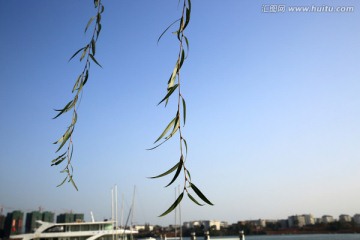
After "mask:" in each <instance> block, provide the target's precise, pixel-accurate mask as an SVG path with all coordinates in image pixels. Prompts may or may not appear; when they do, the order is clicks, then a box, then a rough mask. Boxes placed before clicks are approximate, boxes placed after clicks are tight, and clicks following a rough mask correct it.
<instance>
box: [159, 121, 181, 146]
mask: <svg viewBox="0 0 360 240" xmlns="http://www.w3.org/2000/svg"><path fill="white" fill-rule="evenodd" d="M175 118H176V117H175ZM175 118H173V120H171V122H170V123H169V124H168V125H167V126H166V128H165V130H164V131H163V132H162V133H161V135H160V137H158V139H156V141H155V142H154V143H156V142H158V141H159V140H160V139H162V138H163V137H164V136H165V134H166V133H167V132H168V131H169V130H170V128H171V127H172V126H173V125H174V123H175Z"/></svg>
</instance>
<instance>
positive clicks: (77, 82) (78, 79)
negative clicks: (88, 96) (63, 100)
mask: <svg viewBox="0 0 360 240" xmlns="http://www.w3.org/2000/svg"><path fill="white" fill-rule="evenodd" d="M82 76H83V74H80V75H79V77H78V78H77V80H76V82H75V84H74V87H73V89H72V92H74V91H75V90H76V89H78V88H79V85H80V81H81V78H82Z"/></svg>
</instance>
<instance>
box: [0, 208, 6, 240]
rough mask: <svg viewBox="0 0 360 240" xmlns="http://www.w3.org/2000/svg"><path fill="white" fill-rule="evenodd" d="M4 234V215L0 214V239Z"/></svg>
mask: <svg viewBox="0 0 360 240" xmlns="http://www.w3.org/2000/svg"><path fill="white" fill-rule="evenodd" d="M4 236H5V215H2V214H1V215H0V239H3V238H4Z"/></svg>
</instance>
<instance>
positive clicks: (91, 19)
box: [84, 17, 95, 33]
mask: <svg viewBox="0 0 360 240" xmlns="http://www.w3.org/2000/svg"><path fill="white" fill-rule="evenodd" d="M94 18H95V17H91V18H90V20H89V21H88V23H87V25H86V27H85V31H84V32H85V33H86V31H87V30H88V28H89V26H90V24H91V23H92V21H93V20H94Z"/></svg>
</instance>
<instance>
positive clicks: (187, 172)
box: [186, 169, 191, 181]
mask: <svg viewBox="0 0 360 240" xmlns="http://www.w3.org/2000/svg"><path fill="white" fill-rule="evenodd" d="M186 174H187V175H188V177H189V180H190V181H191V175H190V172H189V170H187V169H186Z"/></svg>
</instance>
